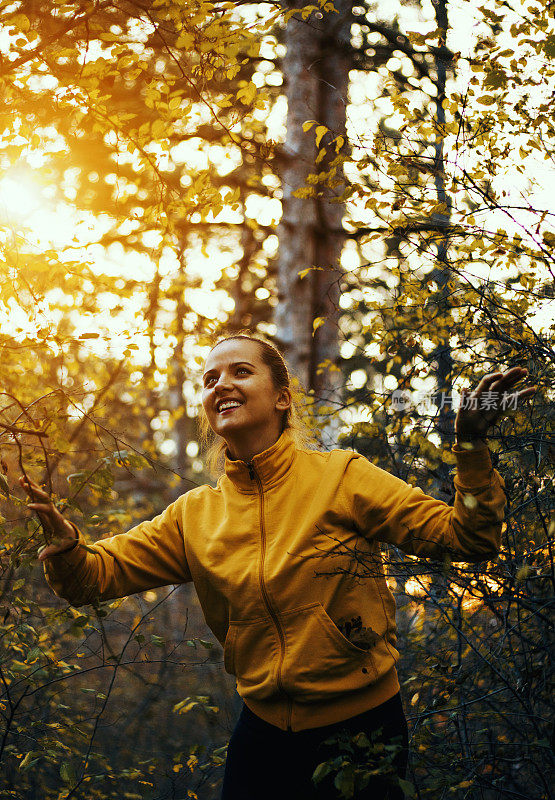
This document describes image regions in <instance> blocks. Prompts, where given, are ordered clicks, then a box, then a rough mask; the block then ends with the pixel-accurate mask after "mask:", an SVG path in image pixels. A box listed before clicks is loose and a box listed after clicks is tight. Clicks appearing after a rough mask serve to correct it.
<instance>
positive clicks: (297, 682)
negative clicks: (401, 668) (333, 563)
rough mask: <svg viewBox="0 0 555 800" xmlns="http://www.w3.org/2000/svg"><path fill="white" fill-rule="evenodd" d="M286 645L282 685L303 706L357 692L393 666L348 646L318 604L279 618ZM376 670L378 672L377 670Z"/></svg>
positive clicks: (360, 649) (371, 649) (349, 643)
mask: <svg viewBox="0 0 555 800" xmlns="http://www.w3.org/2000/svg"><path fill="white" fill-rule="evenodd" d="M281 621H282V624H283V627H284V633H285V641H286V655H285V659H284V665H283V683H284V687H285V689H286V691H288V692H289V693H290V694H291V696H292V697H294V698H295V699H297V700H299V701H301V702H303V701H306V702H313V701H319V700H325V699H327V698H331V697H333V696H336V695H340V694H343V693H344V692H348V691H352V690H356V689H361V688H362V687H364V686H368V685H369V684H370V683H372V682H373V681H375V680H376V678H377V677H378V676H379V675H381V674H382V673H383V672H385V671H386V669H389V668H390V667H391V665H392V663H393V661H392V659H387V660H388V661H389V662H390V663H388V664H387V665H386V664H385V663H384V664H381V663H380V664H379V665H377V663H376V662H375V660H374V655H373V652H372V651H373V650H374V649H375V648H370V649H369V650H364V649H362V648H360V647H357V646H356V645H355V644H353V643H352V642H350V641H349V640H348V639H347V638H346V637H345V636H343V634H342V633H341V631H340V630H339V628H338V627H337V625H335V623H334V622H333V620H332V619H331V618H330V617H329V616H328V614H327V613H326V610H325V609H324V607H323V606H322V604H321V603H310V604H309V605H306V606H302V607H301V608H297V609H294V610H293V611H289V612H286V613H282V614H281ZM377 666H379V669H377Z"/></svg>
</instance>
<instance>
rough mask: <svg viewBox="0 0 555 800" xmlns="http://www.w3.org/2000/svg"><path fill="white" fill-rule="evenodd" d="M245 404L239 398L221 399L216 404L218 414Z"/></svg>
mask: <svg viewBox="0 0 555 800" xmlns="http://www.w3.org/2000/svg"><path fill="white" fill-rule="evenodd" d="M241 405H243V404H242V403H240V402H239V401H238V400H220V401H219V403H218V404H217V406H216V411H217V412H218V414H226V413H229V412H231V411H233V409H234V408H239V406H241Z"/></svg>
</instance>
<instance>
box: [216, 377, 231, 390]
mask: <svg viewBox="0 0 555 800" xmlns="http://www.w3.org/2000/svg"><path fill="white" fill-rule="evenodd" d="M230 388H231V382H230V380H229V376H228V375H224V374H222V375H220V376H219V378H218V380H217V381H216V383H215V384H214V391H215V392H216V393H218V392H221V391H225V390H226V389H230Z"/></svg>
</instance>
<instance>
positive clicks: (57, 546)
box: [22, 479, 192, 606]
mask: <svg viewBox="0 0 555 800" xmlns="http://www.w3.org/2000/svg"><path fill="white" fill-rule="evenodd" d="M22 485H23V487H24V489H25V490H26V491H27V493H28V494H29V495H30V497H31V499H32V501H33V502H31V503H29V504H28V507H29V508H30V509H32V510H33V511H36V512H37V514H38V515H39V517H40V519H41V522H42V524H43V527H44V528H45V530H46V532H47V533H48V534H50V536H51V537H52V541H51V542H50V543H49V544H48V545H47V546H46V547H44V548H43V549H42V550H41V551H40V554H39V559H40V560H41V561H43V562H44V572H45V575H46V580H47V581H48V583H49V585H50V586H51V588H52V589H53V590H54V592H55V593H56V594H57V595H58V596H59V597H63V598H65V599H66V600H67V601H68V602H69V603H71V604H72V605H74V606H80V605H84V604H85V603H90V602H92V601H93V600H113V599H114V598H116V597H125V596H126V595H129V594H133V593H135V592H141V591H144V590H146V589H154V588H156V587H158V586H167V585H169V584H179V583H186V582H188V581H190V580H192V577H191V573H190V571H189V567H188V564H187V558H186V555H185V543H184V539H183V533H182V530H181V514H180V511H181V504H182V502H183V501H182V500H177V501H176V502H175V503H172V504H171V505H169V506H168V507H167V508H166V509H165V511H163V512H162V513H161V514H159V515H158V516H157V517H155V518H154V519H153V520H149V521H147V522H142V523H141V524H140V525H137V526H135V527H134V528H132V529H131V530H130V531H128V532H127V533H122V534H120V535H118V536H112V537H111V538H109V539H101V540H100V541H98V542H96V543H95V544H92V545H89V544H86V543H85V541H84V539H83V537H82V535H81V533H80V532H79V530H78V529H77V528H76V527H75V526H74V525H73V523H71V522H69V521H68V520H66V519H65V517H64V516H63V515H62V514H61V513H60V512H59V511H58V510H57V509H56V507H55V506H54V504H53V503H52V500H51V498H50V497H49V495H48V494H47V493H46V492H44V491H43V490H42V489H41V488H40V487H39V486H37V484H35V483H32V482H31V481H26V480H25V479H22Z"/></svg>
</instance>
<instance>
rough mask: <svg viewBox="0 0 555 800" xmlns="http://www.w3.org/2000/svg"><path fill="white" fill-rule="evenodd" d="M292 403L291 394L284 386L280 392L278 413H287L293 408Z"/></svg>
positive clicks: (277, 405) (277, 404) (277, 401)
mask: <svg viewBox="0 0 555 800" xmlns="http://www.w3.org/2000/svg"><path fill="white" fill-rule="evenodd" d="M291 402H292V398H291V392H290V390H289V389H288V388H287V387H286V386H284V387H283V388H282V389H280V390H279V394H278V397H277V400H276V411H287V409H288V408H291Z"/></svg>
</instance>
